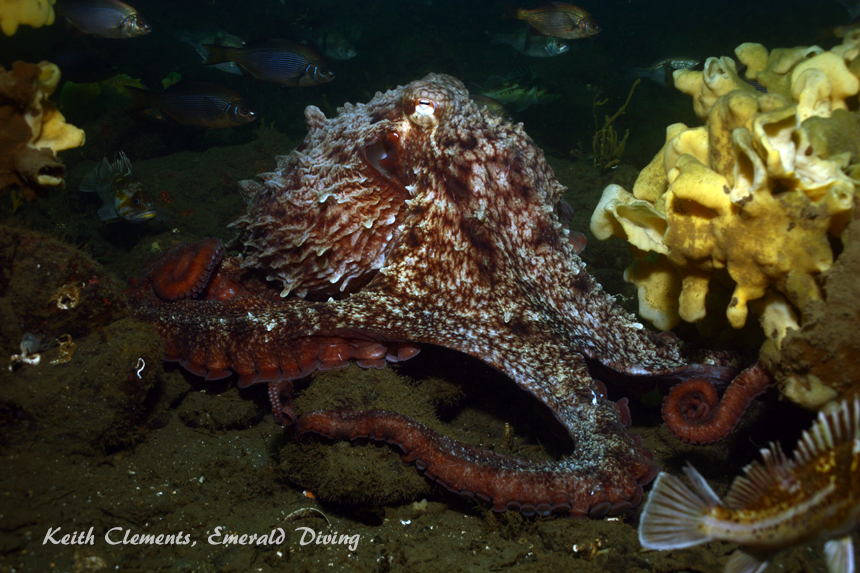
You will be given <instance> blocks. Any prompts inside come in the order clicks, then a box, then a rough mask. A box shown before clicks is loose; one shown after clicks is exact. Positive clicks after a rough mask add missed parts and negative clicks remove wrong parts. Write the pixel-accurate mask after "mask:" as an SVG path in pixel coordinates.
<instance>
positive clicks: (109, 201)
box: [81, 151, 163, 223]
mask: <svg viewBox="0 0 860 573" xmlns="http://www.w3.org/2000/svg"><path fill="white" fill-rule="evenodd" d="M81 191H83V192H84V193H97V194H98V196H99V198H101V200H102V201H103V202H104V205H102V206H101V207H100V208H99V210H98V215H99V218H100V219H101V220H102V221H111V222H112V221H116V220H119V219H125V220H126V221H130V222H132V223H140V222H142V221H146V220H148V219H152V218H153V217H158V218H159V219H161V218H163V217H160V216H159V213H158V212H157V211H156V210H155V207H154V206H153V203H152V201H151V200H150V199H149V197H148V196H147V194H146V189H145V187H144V185H143V183H142V182H141V181H140V180H138V179H137V178H136V177H134V176H133V175H132V172H131V161H129V160H128V157H126V155H125V153H123V152H122V151H120V152H119V156H118V157H117V159H116V160H115V161H114V162H113V163H111V162H110V161H108V160H107V157H105V158H104V159H102V161H101V163H99V164H98V165H96V168H95V169H93V171H92V173H90V174H89V175H87V176H86V177H84V180H83V181H82V182H81Z"/></svg>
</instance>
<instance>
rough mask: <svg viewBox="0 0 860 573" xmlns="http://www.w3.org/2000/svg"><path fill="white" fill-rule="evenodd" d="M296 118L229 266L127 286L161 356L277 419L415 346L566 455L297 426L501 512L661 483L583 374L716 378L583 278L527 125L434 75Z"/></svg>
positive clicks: (421, 433)
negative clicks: (505, 383)
mask: <svg viewBox="0 0 860 573" xmlns="http://www.w3.org/2000/svg"><path fill="white" fill-rule="evenodd" d="M305 115H306V118H307V124H308V135H307V137H306V139H305V141H304V142H303V143H302V144H301V145H300V146H299V147H298V148H297V149H296V150H295V151H293V152H292V153H291V154H290V155H288V156H285V157H278V158H277V164H278V168H277V170H276V171H275V172H272V173H264V174H261V175H260V176H259V180H260V182H250V181H246V182H242V184H241V186H242V189H243V192H244V193H245V195H246V198H247V199H248V202H249V205H248V209H247V212H246V213H245V215H244V216H242V217H241V218H239V219H238V221H236V222H235V223H233V226H236V227H238V228H239V229H240V230H241V237H242V243H243V248H242V251H243V252H242V255H241V257H232V258H227V259H224V260H223V261H222V260H221V258H222V253H223V247H222V246H221V244H220V242H219V241H217V240H215V239H210V240H208V241H204V242H202V243H199V244H197V245H191V246H186V247H183V248H180V249H178V250H176V251H174V252H171V253H168V254H167V255H165V256H163V257H162V258H161V259H159V260H157V261H155V262H153V263H151V264H150V265H149V266H148V267H147V268H146V269H145V271H144V273H143V276H142V277H141V278H138V279H132V281H131V285H132V286H131V288H130V289H129V291H128V297H129V300H130V303H131V305H132V308H133V309H134V312H135V315H136V316H137V317H138V318H139V319H140V320H143V321H146V322H149V323H152V324H154V325H155V326H156V327H157V328H158V329H159V331H160V333H161V335H162V336H163V337H164V339H165V342H166V353H167V357H168V359H172V360H179V361H181V363H182V364H183V365H184V366H185V367H187V368H188V369H190V370H191V371H193V372H195V373H197V374H200V375H203V376H207V377H208V378H218V377H223V376H226V375H228V374H229V373H230V372H236V373H238V374H239V376H240V385H248V384H251V383H255V382H269V383H270V387H271V388H272V390H271V392H270V395H271V397H272V399H273V404H274V405H275V408H276V414H277V415H278V416H279V419H280V420H281V421H283V422H285V423H290V422H292V412H291V410H290V407H289V404H288V403H287V404H282V401H283V400H284V396H285V395H287V394H289V392H290V386H289V382H288V381H289V380H292V379H295V378H300V377H302V376H305V375H307V374H308V373H309V372H310V371H312V370H314V369H316V368H320V369H330V368H337V367H342V366H345V365H346V364H347V363H348V362H349V360H350V359H355V360H356V361H357V362H358V363H359V364H360V365H362V366H375V367H379V366H382V365H384V363H385V362H386V361H396V360H401V359H405V358H408V357H409V356H412V355H414V354H415V353H416V352H417V349H418V344H421V343H429V344H435V345H440V346H445V347H448V348H452V349H455V350H458V351H461V352H464V353H466V354H470V355H472V356H475V357H478V358H480V359H481V360H483V361H485V362H487V363H488V364H490V365H492V366H493V367H495V368H497V369H498V370H500V371H502V372H504V373H505V374H506V375H508V376H509V377H510V378H511V379H512V380H513V381H514V382H515V383H517V384H518V385H519V386H520V387H522V388H523V389H525V390H526V391H528V392H530V393H531V394H533V395H534V396H536V397H537V398H538V399H539V400H541V401H542V402H544V403H545V404H546V405H547V406H548V407H549V408H550V409H551V411H552V412H553V413H554V415H555V417H556V418H557V419H558V420H559V421H560V422H561V423H562V424H563V425H564V427H565V428H566V429H567V431H568V432H569V434H570V437H571V438H572V440H573V443H574V454H573V455H572V456H570V457H569V458H567V459H564V460H562V461H559V462H556V463H551V464H536V463H532V462H529V461H526V460H521V459H518V458H513V457H509V456H504V455H500V454H495V453H492V452H486V451H481V450H479V449H478V448H474V447H471V446H466V445H464V444H460V443H457V442H454V441H453V440H450V439H448V438H445V437H443V436H440V435H438V434H435V433H433V432H431V431H430V430H429V429H427V428H425V427H423V426H421V425H420V424H417V423H416V422H414V421H412V420H410V419H408V418H405V417H403V416H399V415H397V414H392V413H385V412H358V413H356V412H313V413H310V414H307V415H306V416H304V417H303V418H301V419H299V421H298V429H299V431H301V432H309V431H312V432H317V433H321V434H325V435H327V436H330V437H334V438H350V439H351V438H356V437H359V436H363V437H372V438H377V439H384V440H387V441H389V442H392V443H395V444H397V445H398V446H400V448H401V449H402V450H403V451H404V457H405V459H407V460H414V461H416V462H417V464H418V466H419V467H420V468H421V469H425V470H426V472H427V474H428V475H430V476H431V477H434V478H435V479H437V480H438V481H440V482H441V483H443V484H444V485H445V486H447V487H448V488H450V489H451V490H453V491H456V492H458V493H461V494H466V495H476V496H478V497H480V498H482V499H486V500H489V501H490V502H491V503H492V504H493V508H494V509H496V510H504V509H511V508H513V509H520V510H522V511H524V512H526V513H532V512H539V513H544V514H545V513H549V512H564V513H569V514H571V515H577V516H584V515H606V514H614V513H618V512H621V511H624V510H627V509H629V508H630V507H632V506H634V505H636V504H637V503H638V502H639V501H640V499H641V496H642V485H643V484H645V483H647V482H648V481H650V480H651V479H652V478H653V477H654V476H655V475H656V468H655V467H654V465H653V463H652V455H651V453H650V452H648V451H645V450H643V448H642V447H641V441H640V440H639V439H638V437H637V436H633V435H630V434H628V433H627V431H626V429H625V425H626V423H629V413H628V412H627V409H626V406H625V405H624V404H620V405H619V404H615V403H613V402H611V401H609V400H607V399H606V397H605V396H604V391H603V388H602V384H601V383H600V382H597V381H595V380H594V379H592V377H591V375H590V373H589V367H591V368H592V369H594V368H597V369H599V371H600V372H602V373H611V372H617V373H620V374H622V375H625V376H634V377H659V376H664V377H665V376H672V377H674V378H677V379H683V378H686V377H692V376H694V375H702V374H704V375H712V376H714V377H722V376H723V375H724V374H725V372H723V371H721V370H720V368H719V367H716V366H702V365H695V364H694V365H691V366H688V361H687V360H685V359H684V358H683V357H682V355H681V352H680V346H679V343H678V342H677V341H676V340H675V339H674V338H672V337H665V336H660V335H657V334H655V333H653V332H650V331H648V330H646V329H644V328H643V326H642V324H640V323H639V322H637V321H636V320H635V318H634V317H632V316H631V315H629V314H628V313H627V312H625V311H624V310H622V309H621V308H619V307H618V306H616V305H615V304H614V302H613V300H612V299H611V298H610V297H609V296H607V295H606V294H605V293H604V292H603V291H602V289H601V287H600V286H599V285H598V284H597V283H596V282H595V281H594V279H593V278H592V277H591V276H590V275H589V274H588V273H587V272H586V271H585V265H584V264H583V262H582V261H581V260H580V259H579V257H578V256H577V255H576V254H575V251H574V247H573V246H572V245H571V243H570V242H569V240H568V236H567V234H568V231H567V229H565V228H564V227H563V226H562V224H561V223H560V221H559V218H558V216H557V214H556V208H557V207H558V206H559V203H560V201H561V194H562V192H563V191H564V187H563V186H562V185H561V184H559V183H558V181H556V179H555V177H554V175H553V172H552V169H551V168H550V167H549V165H547V162H546V160H545V158H544V155H543V152H542V151H541V150H540V149H539V148H538V147H537V146H536V145H535V144H534V142H533V141H532V140H531V139H530V138H529V137H528V136H527V135H526V134H525V132H524V131H523V129H522V125H521V124H519V125H513V124H511V123H509V122H507V121H505V120H502V119H499V118H497V117H494V116H492V115H491V114H489V113H488V112H487V111H485V110H483V109H481V108H479V107H478V106H477V105H475V104H474V103H472V102H471V101H470V99H469V94H468V92H467V91H466V89H465V88H464V87H463V84H462V83H460V82H459V81H458V80H456V79H454V78H452V77H449V76H444V75H437V74H430V75H428V76H427V77H426V78H424V79H422V80H419V81H415V82H412V83H411V84H409V85H407V86H403V87H399V88H397V89H395V90H391V91H388V92H386V93H384V94H382V93H377V94H376V96H375V97H374V98H373V99H372V100H371V101H370V102H369V103H368V104H366V105H346V106H344V107H343V108H342V109H341V110H339V113H338V115H337V117H335V118H332V119H326V118H325V116H324V115H323V114H322V112H321V111H320V110H319V109H317V108H316V107H313V106H311V107H308V108H307V110H306V112H305ZM273 285H276V287H274V288H273Z"/></svg>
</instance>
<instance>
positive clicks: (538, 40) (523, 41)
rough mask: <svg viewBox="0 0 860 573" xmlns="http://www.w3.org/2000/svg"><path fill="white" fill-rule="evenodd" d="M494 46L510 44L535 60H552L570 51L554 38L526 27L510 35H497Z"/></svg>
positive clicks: (494, 38) (494, 37) (565, 45)
mask: <svg viewBox="0 0 860 573" xmlns="http://www.w3.org/2000/svg"><path fill="white" fill-rule="evenodd" d="M493 43H494V44H510V45H511V46H513V47H514V49H515V50H516V51H518V52H519V53H521V54H525V55H527V56H531V57H533V58H551V57H552V56H557V55H559V54H563V53H565V52H566V51H568V50H569V49H570V48H568V46H567V44H565V43H564V42H562V41H561V40H559V39H558V38H553V37H552V36H539V35H538V34H536V33H532V32H531V29H530V28H529V27H528V26H526V27H525V28H523V29H522V30H519V31H517V32H512V33H510V34H496V35H495V36H493Z"/></svg>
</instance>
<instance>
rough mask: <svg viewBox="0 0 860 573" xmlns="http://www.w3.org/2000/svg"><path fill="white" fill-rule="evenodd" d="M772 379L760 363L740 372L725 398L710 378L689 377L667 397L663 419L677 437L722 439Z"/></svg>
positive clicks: (690, 441) (710, 441)
mask: <svg viewBox="0 0 860 573" xmlns="http://www.w3.org/2000/svg"><path fill="white" fill-rule="evenodd" d="M772 382H773V377H772V376H771V374H770V373H769V372H768V371H767V370H765V369H764V368H763V367H762V366H761V365H760V364H758V363H756V364H754V365H752V366H750V367H749V368H747V369H746V370H744V371H743V372H741V373H740V374H739V375H738V376H737V377H736V378H735V379H734V380H733V381H732V383H731V384H730V385H729V387H728V388H727V389H726V392H725V394H723V397H722V399H720V398H719V397H718V396H717V390H716V388H715V387H714V385H713V384H711V383H710V382H708V381H707V380H704V379H702V378H693V379H691V380H687V381H686V382H682V383H680V384H678V385H676V386H674V387H673V388H672V390H671V391H670V392H669V394H668V395H667V396H666V399H665V400H664V401H663V420H664V421H665V422H666V425H667V426H668V427H669V429H670V430H671V431H672V433H673V434H674V435H675V436H676V437H677V438H678V439H680V440H681V441H684V442H686V443H688V444H698V445H707V444H713V443H716V442H719V441H720V440H722V439H723V438H725V437H726V436H728V435H729V434H730V433H731V432H732V431H733V430H734V429H735V427H737V425H738V424H739V423H740V421H741V418H743V415H744V413H745V412H746V410H747V408H748V407H749V405H750V403H751V402H752V401H753V399H754V398H755V397H756V396H759V395H760V394H762V393H763V392H765V390H767V388H768V386H770V384H771V383H772Z"/></svg>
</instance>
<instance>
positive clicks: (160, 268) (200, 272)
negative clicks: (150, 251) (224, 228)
mask: <svg viewBox="0 0 860 573" xmlns="http://www.w3.org/2000/svg"><path fill="white" fill-rule="evenodd" d="M223 256H224V247H223V246H222V245H221V241H219V240H218V239H206V240H205V241H200V242H199V243H195V244H193V245H180V246H178V247H176V248H175V249H173V250H171V251H170V252H168V253H167V254H166V255H164V256H162V257H160V258H159V259H158V264H157V267H156V268H153V269H152V270H151V273H152V288H153V290H155V293H156V294H157V295H158V296H159V298H161V299H162V300H178V299H181V298H192V297H194V296H196V295H197V294H198V293H200V292H201V291H202V290H203V289H204V288H206V286H207V285H208V284H209V279H210V278H211V276H212V271H214V270H215V267H216V266H217V265H218V263H220V262H221V258H222V257H223Z"/></svg>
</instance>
